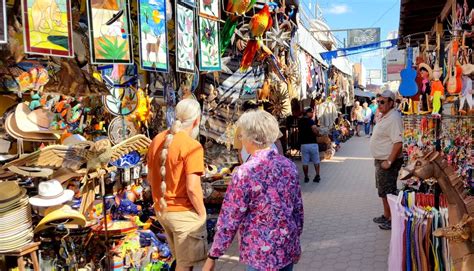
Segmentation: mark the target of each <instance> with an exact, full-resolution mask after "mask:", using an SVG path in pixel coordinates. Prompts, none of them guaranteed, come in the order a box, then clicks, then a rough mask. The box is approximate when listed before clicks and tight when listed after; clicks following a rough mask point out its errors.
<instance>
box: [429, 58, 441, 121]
mask: <svg viewBox="0 0 474 271" xmlns="http://www.w3.org/2000/svg"><path fill="white" fill-rule="evenodd" d="M440 77H441V68H440V67H439V66H438V64H436V65H435V68H434V70H433V80H432V81H431V93H430V96H431V99H432V101H433V110H432V112H431V114H432V115H434V116H439V110H440V109H441V100H442V99H444V86H443V83H442V82H441V81H440V80H439V78H440Z"/></svg>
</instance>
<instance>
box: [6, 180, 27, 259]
mask: <svg viewBox="0 0 474 271" xmlns="http://www.w3.org/2000/svg"><path fill="white" fill-rule="evenodd" d="M32 239H33V230H32V222H31V209H30V205H29V203H28V197H27V196H26V190H25V189H24V188H20V186H19V185H18V184H17V183H16V182H13V181H5V182H1V183H0V253H3V252H9V251H13V250H16V249H19V248H21V247H23V246H24V245H26V244H28V243H30V242H31V241H32Z"/></svg>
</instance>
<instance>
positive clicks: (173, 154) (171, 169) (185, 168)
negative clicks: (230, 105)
mask: <svg viewBox="0 0 474 271" xmlns="http://www.w3.org/2000/svg"><path fill="white" fill-rule="evenodd" d="M167 135H168V131H164V132H162V133H160V134H158V135H157V136H155V138H154V139H153V141H152V142H151V144H150V147H149V148H148V162H147V164H148V181H149V183H150V185H151V189H152V194H153V200H154V202H155V210H157V211H159V209H160V206H159V200H160V198H161V173H160V168H161V151H162V150H163V146H164V144H165V141H166V136H167ZM165 167H166V180H165V182H166V193H165V200H166V202H167V204H168V208H167V209H166V211H168V212H182V211H190V210H194V207H193V205H192V203H191V201H190V200H189V197H188V193H187V189H186V175H189V174H198V175H202V174H203V173H204V150H203V148H202V146H201V144H200V143H199V142H198V141H196V140H194V139H192V138H191V137H190V136H189V135H188V134H187V133H186V132H178V133H176V134H175V135H174V136H173V141H171V144H170V146H169V149H168V158H167V161H166V163H165Z"/></svg>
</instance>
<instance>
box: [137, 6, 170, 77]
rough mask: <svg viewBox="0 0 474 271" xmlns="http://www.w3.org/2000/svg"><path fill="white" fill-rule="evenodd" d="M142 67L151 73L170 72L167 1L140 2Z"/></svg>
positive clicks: (139, 19) (139, 26) (139, 27)
mask: <svg viewBox="0 0 474 271" xmlns="http://www.w3.org/2000/svg"><path fill="white" fill-rule="evenodd" d="M138 12H139V14H138V29H139V34H140V65H141V67H142V69H144V70H149V71H159V72H167V71H168V68H169V67H168V65H169V60H168V33H167V31H166V21H167V18H166V0H138Z"/></svg>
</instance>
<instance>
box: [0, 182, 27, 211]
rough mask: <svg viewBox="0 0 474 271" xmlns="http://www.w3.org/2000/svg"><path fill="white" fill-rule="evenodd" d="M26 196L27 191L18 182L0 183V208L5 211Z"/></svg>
mask: <svg viewBox="0 0 474 271" xmlns="http://www.w3.org/2000/svg"><path fill="white" fill-rule="evenodd" d="M25 195H26V189H24V188H21V187H20V186H19V185H18V184H17V183H16V182H12V181H5V182H1V183H0V208H1V209H5V208H9V207H10V206H12V205H14V204H15V203H17V202H19V201H20V200H21V199H22V198H23V197H24V196H25Z"/></svg>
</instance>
